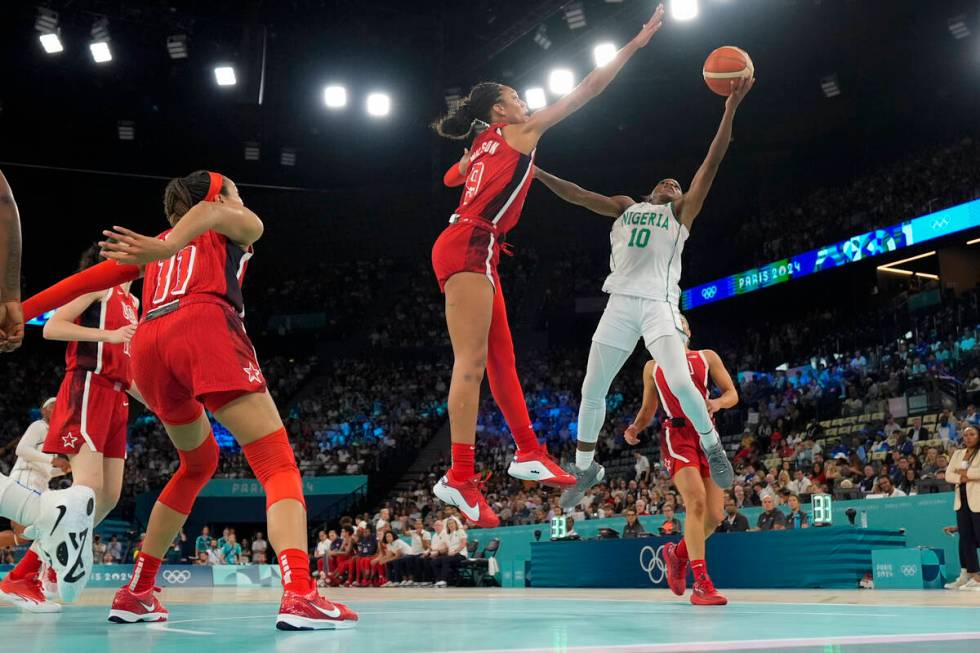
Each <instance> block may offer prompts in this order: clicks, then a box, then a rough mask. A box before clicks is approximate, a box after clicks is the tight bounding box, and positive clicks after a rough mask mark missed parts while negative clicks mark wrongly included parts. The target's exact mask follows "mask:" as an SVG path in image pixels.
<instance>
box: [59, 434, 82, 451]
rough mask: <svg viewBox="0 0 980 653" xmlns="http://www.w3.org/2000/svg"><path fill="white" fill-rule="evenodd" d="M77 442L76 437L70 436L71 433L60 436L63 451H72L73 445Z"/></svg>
mask: <svg viewBox="0 0 980 653" xmlns="http://www.w3.org/2000/svg"><path fill="white" fill-rule="evenodd" d="M77 442H78V436H77V435H72V434H71V433H65V434H64V435H63V436H61V443H62V444H63V445H65V449H74V448H75V443H77Z"/></svg>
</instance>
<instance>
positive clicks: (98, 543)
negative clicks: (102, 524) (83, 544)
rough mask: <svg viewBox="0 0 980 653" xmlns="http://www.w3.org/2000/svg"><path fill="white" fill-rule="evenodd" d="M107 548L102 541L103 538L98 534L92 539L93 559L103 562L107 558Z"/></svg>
mask: <svg viewBox="0 0 980 653" xmlns="http://www.w3.org/2000/svg"><path fill="white" fill-rule="evenodd" d="M106 550H107V547H106V545H105V542H103V541H102V536H100V535H98V534H96V536H95V537H94V538H93V539H92V557H93V559H95V560H102V558H104V557H105V554H106Z"/></svg>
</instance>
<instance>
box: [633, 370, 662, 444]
mask: <svg viewBox="0 0 980 653" xmlns="http://www.w3.org/2000/svg"><path fill="white" fill-rule="evenodd" d="M656 365H657V364H656V362H655V361H647V364H646V365H644V366H643V403H642V404H641V405H640V410H639V411H637V413H636V419H634V420H633V423H632V424H630V425H629V426H627V427H626V433H624V437H625V438H626V442H627V443H629V444H639V443H640V431H642V430H643V429H645V428H646V427H648V426H650V423H651V422H652V421H653V416H654V415H656V414H657V408H659V407H660V397H658V396H657V386H656V384H655V383H654V382H653V370H654V368H656Z"/></svg>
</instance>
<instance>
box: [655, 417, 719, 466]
mask: <svg viewBox="0 0 980 653" xmlns="http://www.w3.org/2000/svg"><path fill="white" fill-rule="evenodd" d="M660 459H661V460H663V461H664V466H665V467H666V468H667V471H668V472H670V477H671V478H673V477H674V474H676V473H677V470H679V469H682V468H684V467H695V468H697V470H698V471H699V472H700V473H701V478H708V477H709V476H711V468H709V467H708V458H707V457H706V456H705V455H704V451H703V450H702V449H701V438H700V437H699V436H698V432H697V431H695V430H694V428H693V427H690V426H688V427H684V428H665V429H663V430H662V431H661V432H660Z"/></svg>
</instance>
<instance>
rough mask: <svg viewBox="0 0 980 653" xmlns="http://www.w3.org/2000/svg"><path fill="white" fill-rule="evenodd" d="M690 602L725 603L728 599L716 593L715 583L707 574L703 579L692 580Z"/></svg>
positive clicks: (695, 603) (702, 603) (697, 603)
mask: <svg viewBox="0 0 980 653" xmlns="http://www.w3.org/2000/svg"><path fill="white" fill-rule="evenodd" d="M691 603H693V604H694V605H725V604H727V603H728V599H726V598H725V597H724V596H722V595H721V594H719V593H718V590H716V589H715V584H714V583H712V582H711V579H710V578H708V577H707V576H705V577H704V580H699V581H694V587H693V589H692V593H691Z"/></svg>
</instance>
